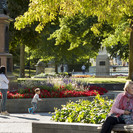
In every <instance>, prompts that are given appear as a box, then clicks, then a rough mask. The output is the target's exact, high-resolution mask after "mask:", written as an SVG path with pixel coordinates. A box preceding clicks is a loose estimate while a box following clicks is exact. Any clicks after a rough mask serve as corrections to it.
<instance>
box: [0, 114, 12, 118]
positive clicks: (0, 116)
mask: <svg viewBox="0 0 133 133" xmlns="http://www.w3.org/2000/svg"><path fill="white" fill-rule="evenodd" d="M0 118H2V119H10V118H9V116H3V115H0Z"/></svg>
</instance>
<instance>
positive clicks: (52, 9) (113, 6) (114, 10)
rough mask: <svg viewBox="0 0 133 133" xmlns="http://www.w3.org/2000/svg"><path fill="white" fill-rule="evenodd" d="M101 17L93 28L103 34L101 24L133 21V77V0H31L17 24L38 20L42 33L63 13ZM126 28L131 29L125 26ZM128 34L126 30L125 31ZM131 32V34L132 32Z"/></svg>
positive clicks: (132, 72) (132, 61)
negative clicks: (100, 28)
mask: <svg viewBox="0 0 133 133" xmlns="http://www.w3.org/2000/svg"><path fill="white" fill-rule="evenodd" d="M79 11H80V12H82V13H83V14H86V15H87V16H90V15H93V16H97V17H98V22H99V23H98V24H95V25H93V27H92V30H93V31H94V32H95V33H97V34H98V33H99V31H98V30H97V29H98V27H99V26H100V25H101V24H102V23H103V22H105V21H107V22H108V23H110V24H112V25H113V26H114V27H118V25H119V24H120V23H121V21H122V20H123V18H124V19H125V22H127V23H128V24H129V29H130V30H128V31H129V33H130V42H129V50H130V51H129V78H131V77H132V76H133V15H132V11H133V1H132V0H45V1H44V0H30V4H29V8H28V11H27V12H25V13H24V14H23V15H21V16H19V17H17V18H16V23H15V27H16V28H17V29H18V30H20V29H23V28H25V27H26V26H29V25H31V24H33V23H35V22H38V25H37V27H36V31H38V32H41V31H42V30H43V28H45V25H46V24H47V23H48V22H51V21H53V20H55V19H56V16H57V15H58V14H60V15H62V16H74V15H76V14H77V13H78V12H79ZM124 30H125V31H126V30H127V28H125V29H124ZM125 33H126V32H125ZM129 33H127V34H129Z"/></svg>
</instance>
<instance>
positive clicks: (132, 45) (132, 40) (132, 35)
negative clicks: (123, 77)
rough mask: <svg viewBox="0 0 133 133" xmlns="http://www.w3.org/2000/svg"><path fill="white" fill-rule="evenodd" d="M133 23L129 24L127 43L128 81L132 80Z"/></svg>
mask: <svg viewBox="0 0 133 133" xmlns="http://www.w3.org/2000/svg"><path fill="white" fill-rule="evenodd" d="M132 25H133V22H131V26H130V27H131V33H130V43H129V75H128V78H129V79H133V26H132Z"/></svg>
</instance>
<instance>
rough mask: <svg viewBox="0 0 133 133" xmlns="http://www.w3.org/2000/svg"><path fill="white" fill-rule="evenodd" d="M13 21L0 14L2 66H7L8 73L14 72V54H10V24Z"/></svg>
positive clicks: (0, 57)
mask: <svg viewBox="0 0 133 133" xmlns="http://www.w3.org/2000/svg"><path fill="white" fill-rule="evenodd" d="M11 21H12V19H11V18H10V17H9V16H7V15H5V14H0V66H2V65H3V66H5V67H6V70H7V74H8V73H10V74H11V73H12V71H13V60H12V54H10V53H9V42H8V40H9V24H10V22H11Z"/></svg>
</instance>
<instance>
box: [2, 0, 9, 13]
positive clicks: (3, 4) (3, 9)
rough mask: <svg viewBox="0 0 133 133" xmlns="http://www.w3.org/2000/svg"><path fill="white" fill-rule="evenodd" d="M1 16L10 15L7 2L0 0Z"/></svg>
mask: <svg viewBox="0 0 133 133" xmlns="http://www.w3.org/2000/svg"><path fill="white" fill-rule="evenodd" d="M0 14H5V15H7V14H8V6H7V0H0Z"/></svg>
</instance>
